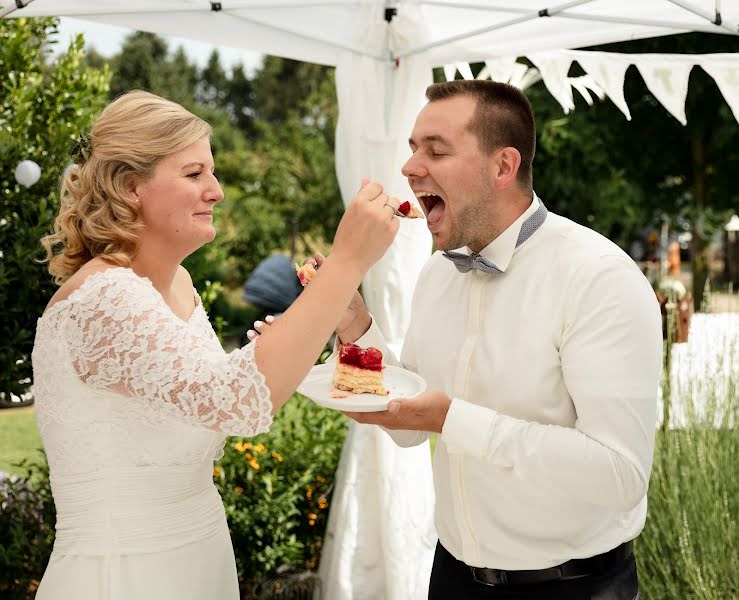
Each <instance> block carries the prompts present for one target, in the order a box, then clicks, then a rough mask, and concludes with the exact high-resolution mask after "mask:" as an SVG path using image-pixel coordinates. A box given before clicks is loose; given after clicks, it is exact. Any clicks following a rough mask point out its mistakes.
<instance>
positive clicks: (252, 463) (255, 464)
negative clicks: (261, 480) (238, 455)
mask: <svg viewBox="0 0 739 600" xmlns="http://www.w3.org/2000/svg"><path fill="white" fill-rule="evenodd" d="M249 466H250V467H251V468H252V469H254V470H255V471H259V463H258V462H257V461H256V459H252V460H250V461H249Z"/></svg>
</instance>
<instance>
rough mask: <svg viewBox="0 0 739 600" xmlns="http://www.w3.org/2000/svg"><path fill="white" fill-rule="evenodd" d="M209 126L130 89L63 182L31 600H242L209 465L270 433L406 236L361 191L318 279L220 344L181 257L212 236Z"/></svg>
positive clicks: (42, 324)
mask: <svg viewBox="0 0 739 600" xmlns="http://www.w3.org/2000/svg"><path fill="white" fill-rule="evenodd" d="M210 134H211V128H210V126H209V125H208V124H207V123H206V122H204V121H202V120H201V119H199V118H198V117H196V116H195V115H193V114H191V113H189V112H188V111H186V110H185V109H184V108H183V107H181V106H179V105H178V104H175V103H173V102H170V101H168V100H165V99H163V98H160V97H158V96H154V95H153V94H149V93H146V92H131V93H128V94H126V95H124V96H121V97H120V98H118V99H117V100H115V101H114V102H112V103H111V104H110V105H109V106H108V107H107V108H106V109H105V110H104V111H103V112H102V114H101V115H100V116H99V118H98V119H97V121H96V123H95V125H94V127H93V129H92V132H91V136H90V142H89V146H86V147H85V148H84V150H83V151H82V152H80V153H79V155H78V157H77V161H76V165H75V166H74V167H73V168H71V169H69V171H68V173H67V175H66V177H65V179H64V181H63V183H62V187H61V208H60V211H59V216H58V217H57V219H56V221H55V223H54V232H53V233H52V234H51V235H49V236H47V237H45V238H44V239H43V240H42V243H43V245H44V247H45V248H46V250H47V261H48V262H49V271H50V273H51V274H52V275H53V276H54V278H55V281H56V282H57V283H58V284H60V286H61V287H60V288H59V290H58V291H57V292H56V294H55V295H54V297H53V298H52V299H51V301H50V302H49V305H48V307H47V309H46V311H45V312H44V314H43V315H42V317H41V318H40V319H39V321H38V327H37V332H36V341H35V345H34V351H33V370H34V390H35V394H36V407H37V420H38V424H39V428H40V431H41V436H42V439H43V443H44V447H45V449H46V453H47V456H48V460H49V467H50V473H51V486H52V491H53V494H54V501H55V504H56V509H57V524H56V541H55V544H54V550H53V552H52V555H51V559H50V561H49V564H48V567H47V569H46V572H45V574H44V577H43V580H42V581H41V585H40V587H39V589H38V593H37V596H36V598H37V600H52V599H53V600H67V599H69V600H72V599H74V600H106V599H110V600H113V599H121V600H144V599H147V600H148V599H153V598H156V599H157V600H170V599H171V600H203V599H206V598H213V599H218V600H237V599H238V597H239V591H238V582H237V578H236V568H235V563H234V556H233V550H232V547H231V540H230V538H229V533H228V529H227V525H226V518H225V513H224V509H223V504H222V503H221V500H220V497H219V496H218V492H217V491H216V489H215V487H214V485H213V481H212V465H213V460H214V459H217V458H218V457H219V456H220V453H221V451H222V448H223V444H224V441H225V439H226V436H227V435H255V434H257V433H260V432H263V431H266V430H268V429H269V427H270V424H271V422H272V416H273V414H274V413H275V412H276V411H277V410H278V409H279V408H280V407H281V406H282V405H283V404H284V403H285V402H286V401H287V399H288V398H289V397H290V395H291V394H292V392H293V391H294V390H295V388H296V387H297V385H298V384H299V383H300V381H302V379H303V378H304V377H305V376H306V374H307V373H308V371H309V370H310V368H311V367H312V366H313V365H314V363H315V361H316V359H317V357H318V355H319V353H320V352H321V350H322V349H323V347H324V344H325V341H326V340H327V339H328V338H329V336H330V334H331V333H332V332H333V330H334V329H335V327H336V325H337V323H338V322H339V319H340V318H341V316H342V314H343V312H344V310H345V308H346V306H347V304H348V303H349V301H350V299H351V298H352V295H353V293H354V290H356V288H357V286H358V285H359V283H360V281H361V280H362V277H363V276H364V274H365V273H366V271H367V270H368V269H369V267H370V266H371V265H372V264H373V263H374V262H375V261H376V260H378V259H379V258H380V257H381V256H382V254H383V253H384V252H385V250H386V249H387V248H388V246H389V245H390V244H391V242H392V241H393V238H394V237H395V234H396V232H397V230H398V223H397V219H395V218H394V217H393V214H394V211H391V210H388V209H387V205H388V204H389V205H390V206H391V207H392V206H393V205H394V203H395V202H397V201H395V200H394V199H389V198H388V197H387V196H386V195H385V194H384V193H383V191H382V188H381V186H380V185H379V184H377V183H374V182H373V183H369V184H368V185H366V186H365V187H363V188H362V189H361V190H360V192H359V193H358V194H357V196H356V197H355V198H354V200H353V201H352V203H351V204H350V205H349V206H348V208H347V210H346V214H345V215H344V218H343V219H342V221H341V223H340V224H339V228H338V230H337V232H336V237H335V239H334V244H333V251H332V252H331V254H330V256H329V257H328V258H327V259H326V262H325V264H324V265H323V266H322V267H321V269H320V272H319V274H318V275H317V276H316V278H315V279H314V281H313V282H312V284H311V285H310V286H309V288H307V289H306V290H305V291H304V292H303V293H302V294H301V296H300V297H299V298H298V299H297V300H296V301H295V303H294V304H293V306H292V307H291V308H290V309H289V310H288V311H287V312H285V314H284V315H283V316H282V317H280V319H279V320H278V321H276V322H275V323H274V325H272V326H271V327H269V328H268V330H267V331H265V332H264V333H263V335H261V336H260V337H259V339H258V340H257V341H255V342H254V343H251V344H249V345H247V346H246V347H244V348H242V349H239V350H235V351H233V352H231V353H226V352H225V351H224V350H223V349H222V347H221V346H220V344H219V342H218V339H217V337H216V335H215V333H214V331H213V329H212V328H211V326H210V323H209V321H208V318H207V315H206V314H205V311H204V310H203V308H202V305H201V303H200V300H199V298H198V295H197V293H196V292H195V291H194V290H193V286H192V281H191V279H190V276H189V274H188V272H187V271H186V270H185V269H184V268H183V267H182V266H181V264H180V263H181V262H182V260H183V259H184V258H185V257H187V256H188V255H189V254H191V253H192V252H194V251H195V250H197V249H198V248H199V247H201V246H202V245H203V244H205V243H207V242H209V241H211V240H213V238H214V237H215V229H214V227H213V211H214V209H215V210H217V204H218V202H220V201H221V200H222V199H223V192H222V190H221V187H220V185H219V183H218V180H217V179H216V176H215V174H214V164H213V156H212V154H211V149H210ZM396 208H397V207H396Z"/></svg>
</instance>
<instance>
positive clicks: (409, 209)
mask: <svg viewBox="0 0 739 600" xmlns="http://www.w3.org/2000/svg"><path fill="white" fill-rule="evenodd" d="M398 212H401V213H403V215H405V218H406V219H423V213H422V212H421V211H420V210H418V209H417V208H416V207H415V206H413V205H412V204H411V203H410V202H408V201H407V200H406V201H405V202H403V204H401V205H400V206H399V207H398Z"/></svg>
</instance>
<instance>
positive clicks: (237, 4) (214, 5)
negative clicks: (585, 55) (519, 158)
mask: <svg viewBox="0 0 739 600" xmlns="http://www.w3.org/2000/svg"><path fill="white" fill-rule="evenodd" d="M31 2H33V0H14V4H11V5H10V6H8V7H6V8H3V9H0V18H4V17H7V16H8V15H9V14H11V13H13V12H15V11H17V10H19V9H23V8H25V7H26V6H28V5H29V4H30V3H31ZM590 2H593V0H570V1H569V2H565V3H563V4H558V5H555V6H552V7H551V8H543V9H541V10H533V11H532V10H528V9H523V8H516V7H510V6H501V5H497V4H495V5H491V4H481V3H479V2H466V3H465V2H452V1H449V0H422V2H421V3H422V4H428V5H429V6H450V7H460V8H470V9H475V10H486V11H498V12H508V13H511V14H518V16H516V17H514V18H512V19H510V20H507V21H503V22H502V23H496V24H495V25H490V26H488V27H481V28H477V29H473V30H470V31H467V32H465V33H460V34H457V35H454V36H451V37H448V38H444V39H441V40H435V41H433V42H429V43H427V44H423V45H420V46H415V47H413V48H409V49H407V50H403V51H401V52H398V53H393V52H392V51H390V50H389V49H388V50H387V51H386V52H377V51H372V50H368V49H366V48H359V47H355V46H350V45H347V44H343V43H338V42H331V41H328V40H322V39H319V38H317V37H314V36H311V35H308V34H305V33H302V32H300V31H295V30H292V29H290V28H287V27H280V26H277V25H274V24H272V23H265V22H264V21H261V20H259V19H256V18H253V17H247V16H244V15H238V14H231V16H233V17H234V18H237V19H240V20H243V21H245V22H247V23H251V24H252V25H257V26H259V27H264V28H265V29H271V30H273V31H276V32H279V33H287V34H290V35H293V36H296V37H299V38H303V39H306V40H309V41H313V42H322V43H324V44H328V45H329V46H331V47H333V48H336V49H337V50H348V51H350V52H355V53H356V54H359V55H362V56H368V57H370V58H374V59H377V60H381V61H387V62H388V63H391V64H393V63H395V62H396V61H397V60H398V59H400V58H403V57H406V56H412V55H414V54H420V53H421V52H425V51H426V50H430V49H432V48H437V47H439V46H444V45H446V44H449V43H453V42H458V41H460V40H464V39H468V38H471V37H475V36H478V35H482V34H484V33H489V32H491V31H496V30H500V29H506V28H508V27H513V26H515V25H519V24H520V23H526V22H528V21H533V20H535V19H542V18H552V17H558V18H566V19H577V20H582V21H594V22H601V23H617V24H624V25H642V26H647V27H665V28H670V29H675V30H677V31H680V30H684V31H701V32H705V33H727V34H731V35H739V26H738V25H737V24H735V23H730V22H728V21H726V20H725V19H724V18H723V17H722V15H721V0H715V4H714V12H713V13H710V12H707V11H705V10H702V9H700V8H697V7H695V6H693V5H692V4H690V3H689V2H688V1H687V0H665V2H668V3H670V4H674V5H675V6H678V7H679V8H681V9H683V10H685V11H686V12H689V13H691V14H693V15H696V16H698V17H701V18H702V19H705V20H706V21H708V23H709V24H707V25H705V26H702V27H696V26H695V25H694V24H688V23H682V22H676V21H658V20H652V19H629V18H627V17H611V16H606V15H591V14H586V13H581V12H572V11H571V10H570V9H571V8H575V7H577V6H582V5H584V4H589V3H590ZM208 4H209V5H210V11H212V12H227V13H232V12H234V11H238V10H243V9H254V10H258V9H267V8H298V7H301V8H305V7H306V6H341V5H344V6H346V5H356V6H360V5H361V3H360V2H357V1H356V0H339V1H334V2H331V1H326V2H311V1H310V0H303V1H301V0H284V1H282V2H280V1H276V2H249V1H243V0H242V1H239V0H234V1H227V2H212V1H208ZM224 5H225V6H224ZM385 6H386V9H385V20H386V21H388V22H390V21H391V20H392V18H393V16H394V15H395V14H396V13H397V2H393V1H392V0H386V2H385ZM206 8H207V6H205V5H203V6H197V5H193V6H189V7H188V6H183V7H182V8H180V9H178V10H183V11H188V12H203V11H204V10H205V9H206ZM127 12H129V9H127V8H125V7H121V8H120V9H114V10H105V11H100V12H90V11H80V12H79V14H78V16H85V17H94V16H100V17H103V16H106V15H116V14H124V13H127ZM141 12H142V13H152V14H155V13H161V12H166V11H163V10H162V9H158V8H152V9H147V8H142V9H141ZM66 16H69V17H74V16H75V13H68V14H67V15H66Z"/></svg>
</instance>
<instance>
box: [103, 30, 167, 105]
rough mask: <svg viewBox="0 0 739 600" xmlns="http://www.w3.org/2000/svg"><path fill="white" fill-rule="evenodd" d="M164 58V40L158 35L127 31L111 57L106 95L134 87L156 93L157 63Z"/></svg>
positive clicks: (159, 84) (158, 85)
mask: <svg viewBox="0 0 739 600" xmlns="http://www.w3.org/2000/svg"><path fill="white" fill-rule="evenodd" d="M166 58H167V42H166V41H165V40H164V39H162V38H160V37H159V36H158V35H155V34H153V33H146V32H144V31H136V32H134V33H132V34H131V35H129V36H128V37H127V38H126V40H125V41H124V43H123V46H122V47H121V51H120V53H119V54H117V55H116V56H115V57H114V58H113V60H112V61H111V67H112V70H113V77H112V78H111V81H110V97H111V98H117V97H118V96H120V95H121V94H123V93H125V92H127V91H129V90H134V89H138V90H148V91H150V92H155V93H156V90H158V89H161V87H162V76H161V65H162V64H163V63H164V62H165V61H166Z"/></svg>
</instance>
